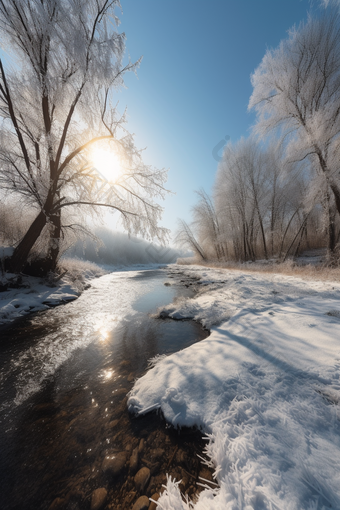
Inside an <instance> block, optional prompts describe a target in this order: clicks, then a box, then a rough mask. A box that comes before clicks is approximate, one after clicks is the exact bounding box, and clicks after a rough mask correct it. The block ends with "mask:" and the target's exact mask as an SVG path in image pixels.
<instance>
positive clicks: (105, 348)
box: [0, 271, 207, 510]
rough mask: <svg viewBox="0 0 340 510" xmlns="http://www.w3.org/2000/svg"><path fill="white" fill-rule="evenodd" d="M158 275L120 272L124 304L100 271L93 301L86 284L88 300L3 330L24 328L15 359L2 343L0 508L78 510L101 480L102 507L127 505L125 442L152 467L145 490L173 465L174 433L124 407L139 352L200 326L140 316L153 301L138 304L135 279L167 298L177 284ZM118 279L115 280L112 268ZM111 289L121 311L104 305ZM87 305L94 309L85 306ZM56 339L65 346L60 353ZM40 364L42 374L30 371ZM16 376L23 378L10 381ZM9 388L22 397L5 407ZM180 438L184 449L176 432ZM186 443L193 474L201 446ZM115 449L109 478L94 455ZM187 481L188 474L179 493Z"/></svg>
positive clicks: (140, 363) (183, 339)
mask: <svg viewBox="0 0 340 510" xmlns="http://www.w3.org/2000/svg"><path fill="white" fill-rule="evenodd" d="M164 279H165V275H164V272H160V271H158V272H156V273H154V274H151V275H150V274H149V275H148V274H137V275H135V277H131V275H127V276H125V280H129V282H130V283H131V282H133V283H132V287H133V289H134V290H133V292H132V291H131V290H126V292H127V294H128V295H129V296H130V299H132V300H131V302H130V304H129V303H128V296H127V295H124V296H122V297H120V296H121V292H119V289H116V288H115V282H114V281H111V280H110V279H109V278H106V280H105V283H106V285H105V287H104V288H105V293H103V294H102V295H100V296H97V298H98V299H100V303H99V304H98V303H95V302H94V301H93V293H92V294H91V292H89V291H88V294H87V295H88V299H86V293H85V294H84V296H82V297H81V298H80V299H79V300H78V301H75V302H74V303H71V304H70V305H67V307H64V309H63V311H62V310H61V308H60V309H59V310H57V309H54V310H51V313H47V314H46V313H44V314H39V316H37V317H36V318H35V319H34V320H33V321H32V324H33V326H32V327H31V326H30V321H29V320H27V321H26V323H25V324H23V323H21V326H20V327H19V329H18V330H16V329H13V330H12V337H13V340H15V338H16V337H17V336H20V335H21V332H22V331H23V330H24V331H25V335H26V342H21V351H19V352H16V353H15V359H16V366H15V367H14V368H13V367H12V365H11V361H8V360H11V359H12V357H13V351H11V349H8V350H6V349H3V350H2V358H3V359H7V361H8V363H7V365H6V366H7V368H6V370H7V371H4V372H2V382H1V386H0V388H1V399H2V401H7V402H11V405H10V406H8V407H7V408H4V410H3V411H2V413H1V414H0V450H1V460H0V477H1V480H2V497H1V500H2V508H4V509H11V510H12V509H16V508H18V509H20V510H25V509H31V508H35V509H48V508H49V505H50V504H52V503H53V504H54V505H55V508H60V509H70V510H71V509H72V510H76V509H79V510H80V509H83V508H89V501H90V496H91V493H92V491H93V490H94V489H96V488H98V487H101V486H105V487H107V489H108V491H109V501H110V504H111V505H113V506H111V507H110V508H119V507H120V508H122V509H123V508H131V506H132V503H133V497H137V496H138V494H136V491H135V488H134V486H133V478H131V477H130V478H131V480H130V481H128V479H127V478H126V477H127V475H128V471H127V470H128V467H127V466H128V463H129V458H130V456H131V455H132V451H133V450H134V449H136V448H137V447H138V448H139V447H140V445H141V444H143V445H144V446H143V447H142V450H141V453H140V459H139V463H140V464H139V465H140V466H142V465H147V466H149V467H150V469H151V472H152V477H151V481H150V486H149V488H148V490H149V491H150V492H151V491H152V490H154V491H156V490H159V489H160V487H161V485H162V483H165V473H166V472H171V469H172V466H171V465H170V464H169V465H168V463H169V459H170V458H171V457H173V459H175V456H174V454H173V452H174V451H175V449H176V448H178V436H177V434H175V435H174V436H172V432H171V431H169V430H168V429H165V427H164V425H163V426H161V425H160V421H159V420H160V418H159V417H154V418H152V419H150V417H146V418H142V419H138V420H135V419H133V418H131V416H129V415H128V413H127V410H126V400H127V399H126V394H127V393H128V391H129V390H130V389H131V387H132V384H133V381H134V379H135V378H136V377H138V376H140V375H141V374H142V373H143V371H144V370H145V369H146V366H147V361H148V359H150V358H153V357H154V356H155V355H157V354H160V353H170V352H174V351H177V350H178V349H180V348H184V347H186V346H188V345H190V344H191V343H193V342H195V341H198V340H200V339H202V338H204V337H205V336H206V333H205V332H203V331H202V330H201V329H200V328H199V327H198V326H197V325H195V324H193V323H190V322H174V321H170V320H165V321H161V320H158V321H156V320H154V319H151V318H150V317H148V315H147V314H146V313H145V310H146V309H147V310H148V311H151V310H152V308H153V307H154V303H153V302H152V300H153V299H154V298H151V296H149V297H148V298H147V299H145V301H144V302H143V303H144V304H143V307H144V308H143V310H144V311H143V312H141V311H139V310H140V308H141V303H142V299H143V298H142V297H139V296H142V293H143V288H144V289H146V290H147V291H150V292H151V291H152V292H154V293H156V296H157V289H158V288H159V292H160V296H161V297H162V299H163V298H164V296H165V294H164V289H166V291H167V292H168V291H169V295H168V296H171V298H172V297H173V296H174V295H175V294H177V295H178V294H179V293H180V287H178V288H177V289H175V288H170V289H169V288H168V287H165V286H164V285H163V283H164ZM113 280H114V279H113ZM125 280H124V281H125ZM119 281H120V283H122V281H123V279H122V277H121V276H120V277H119ZM116 284H117V280H116ZM116 286H117V285H116ZM90 290H91V289H90ZM94 290H96V289H94ZM97 290H98V288H97ZM97 290H96V292H97ZM150 292H149V293H150ZM185 292H187V290H186V291H185ZM146 294H148V292H147V293H146ZM114 296H116V298H117V296H118V297H119V298H120V300H121V301H124V300H125V301H124V303H125V304H124V306H125V310H126V314H125V315H124V316H123V315H122V314H119V313H117V314H116V315H115V314H113V313H112V307H115V306H117V302H118V301H117V300H116V301H115V300H114V299H113V297H114ZM136 296H137V299H135V297H136ZM169 301H170V299H169ZM157 304H159V301H158V303H157ZM91 306H92V307H93V308H94V310H93V313H92V314H89V309H90V307H91ZM150 307H151V308H150ZM70 344H71V347H70ZM6 345H10V343H9V342H7V343H6ZM62 348H63V349H64V351H66V353H65V352H64V355H62V354H60V351H62ZM56 353H57V354H56ZM6 356H7V358H6ZM57 356H58V357H57ZM60 356H61V362H60ZM56 359H57V362H55V360H56ZM54 362H55V363H54ZM59 362H60V363H59ZM27 363H28V367H29V370H28V369H27ZM39 363H40V364H39ZM48 363H49V364H50V365H48ZM53 363H54V364H53ZM4 366H5V365H4ZM11 367H12V368H11ZM41 367H43V369H44V370H43V375H44V378H43V380H41V379H40V378H39V369H40V368H41ZM20 377H21V383H22V386H20V384H19V385H18V382H20ZM25 377H26V379H25ZM40 377H42V376H40ZM30 378H31V380H32V381H33V383H34V384H39V386H40V388H41V389H40V391H39V392H36V390H34V392H32V393H31V396H30V398H28V399H27V394H30V393H29V388H28V389H27V385H28V384H29V381H30ZM25 384H26V386H25ZM13 387H15V388H16V389H17V392H18V388H19V390H20V391H21V393H19V394H22V395H25V396H26V400H23V401H22V402H23V403H22V405H20V406H17V407H15V406H13V400H15V398H17V397H18V393H17V394H16V395H15V393H14V394H13ZM32 391H33V390H32ZM142 439H143V441H144V442H143V443H141V441H142ZM181 441H183V445H182V446H183V449H185V445H184V443H185V441H184V440H182V439H181ZM188 441H189V439H188ZM194 443H196V446H195V445H193V444H192V442H191V443H190V441H189V442H188V445H189V446H188V452H190V455H191V457H192V458H190V462H189V460H188V463H189V464H188V466H190V467H189V468H188V467H186V468H185V467H183V469H186V470H188V469H189V471H192V470H193V471H195V470H196V471H197V473H196V474H198V472H199V470H200V469H201V467H200V465H199V463H197V462H196V457H195V456H194V457H193V456H192V452H193V449H194V448H197V449H198V450H199V453H201V450H202V446H201V444H200V443H199V439H198V438H194ZM157 447H158V449H160V450H161V451H163V454H162V458H163V457H164V460H162V459H154V458H153V455H155V454H154V453H152V452H153V451H154V450H155V448H157ZM183 451H184V450H183ZM175 453H176V452H175ZM117 454H119V455H121V456H122V458H124V459H125V460H124V463H123V465H124V467H123V468H122V471H121V472H120V473H119V475H117V476H116V477H115V479H114V480H113V479H112V476H111V475H110V474H109V471H107V472H106V471H105V470H104V468H103V465H104V464H103V463H104V460H105V458H106V457H113V456H116V455H117ZM188 455H189V454H188ZM193 459H194V460H195V462H196V464H195V462H194V460H193ZM176 469H177V472H176V474H177V476H180V477H181V478H183V477H184V475H185V473H184V471H183V470H182V471H181V469H182V468H176ZM192 476H193V475H192ZM195 476H196V475H195ZM206 476H207V475H205V477H206ZM177 479H178V478H177ZM191 487H192V486H191V485H190V483H189V482H188V485H187V487H186V489H185V490H187V491H189V492H188V494H190V491H192V490H193V489H192V488H191ZM133 494H135V496H133ZM131 495H132V496H131ZM150 495H151V493H150ZM131 498H132V499H131ZM59 500H60V501H59ZM56 501H57V502H56ZM58 501H59V502H58ZM58 505H59V506H58Z"/></svg>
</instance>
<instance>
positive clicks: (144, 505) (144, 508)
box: [132, 496, 149, 510]
mask: <svg viewBox="0 0 340 510" xmlns="http://www.w3.org/2000/svg"><path fill="white" fill-rule="evenodd" d="M148 508H149V498H148V497H147V496H141V497H140V498H138V499H137V501H136V503H135V504H134V505H133V507H132V510H148Z"/></svg>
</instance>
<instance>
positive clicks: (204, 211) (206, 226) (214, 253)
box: [193, 189, 226, 260]
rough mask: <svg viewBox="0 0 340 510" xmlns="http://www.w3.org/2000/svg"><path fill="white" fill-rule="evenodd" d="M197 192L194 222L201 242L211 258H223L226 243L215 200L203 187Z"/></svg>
mask: <svg viewBox="0 0 340 510" xmlns="http://www.w3.org/2000/svg"><path fill="white" fill-rule="evenodd" d="M196 193H197V195H198V199H199V200H198V202H197V204H195V205H194V207H193V216H194V222H193V224H194V227H195V230H196V232H197V237H198V239H199V243H200V245H201V246H202V247H203V249H204V252H205V253H206V254H207V255H208V256H209V257H210V258H214V259H217V260H223V259H224V258H225V255H226V253H225V251H226V245H225V243H224V239H223V235H222V232H221V227H220V221H219V218H218V216H217V214H216V210H215V206H214V204H213V201H212V200H211V198H210V197H209V195H208V194H207V193H206V192H205V191H204V190H203V189H201V190H199V191H196Z"/></svg>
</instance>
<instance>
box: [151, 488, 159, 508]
mask: <svg viewBox="0 0 340 510" xmlns="http://www.w3.org/2000/svg"><path fill="white" fill-rule="evenodd" d="M150 499H153V500H154V501H150V505H149V510H156V508H157V503H155V501H158V499H159V494H158V492H155V494H152V496H151V498H150Z"/></svg>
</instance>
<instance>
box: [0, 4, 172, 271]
mask: <svg viewBox="0 0 340 510" xmlns="http://www.w3.org/2000/svg"><path fill="white" fill-rule="evenodd" d="M119 7H120V4H119V0H0V31H1V47H2V49H4V50H5V51H6V52H7V54H8V55H10V57H11V59H10V60H9V59H8V60H7V59H6V61H5V62H3V61H0V115H1V117H2V122H1V127H0V168H1V169H0V183H1V186H2V188H3V189H4V190H6V191H7V192H10V193H14V194H16V196H18V197H21V198H22V200H24V201H25V203H29V204H31V206H32V207H33V208H35V210H36V217H35V219H34V221H33V222H32V224H31V226H30V227H29V229H28V231H27V233H26V234H25V235H24V237H23V238H22V239H21V241H20V243H19V244H18V245H17V247H16V248H15V251H14V254H13V257H12V259H11V267H12V270H14V271H20V270H21V269H22V268H23V266H24V265H25V263H26V261H27V258H28V255H29V253H30V251H31V249H32V247H33V245H34V244H35V242H36V241H37V240H38V238H39V236H40V235H41V234H42V233H45V234H48V235H49V248H48V253H47V255H48V259H47V264H46V266H45V267H46V269H53V267H54V266H55V263H56V259H57V257H58V253H59V245H60V238H61V236H62V229H63V224H65V222H63V221H62V215H63V216H64V213H65V211H67V210H69V211H72V214H73V215H74V214H75V213H76V212H77V209H78V208H79V207H80V206H81V207H85V208H86V207H87V208H93V207H100V206H105V207H108V208H111V209H113V210H116V211H119V212H120V213H121V215H122V221H123V225H124V227H125V228H126V229H128V230H129V231H132V232H134V233H137V232H140V233H141V234H142V235H145V236H149V237H151V238H158V240H163V239H164V237H165V236H166V234H167V232H166V230H165V229H162V228H160V227H159V226H158V220H159V218H160V215H161V207H160V206H159V205H158V204H157V203H155V202H154V199H155V198H157V197H163V196H164V193H165V189H164V183H165V180H166V172H165V171H164V170H157V169H153V168H151V167H149V166H147V165H145V164H144V162H143V159H142V154H141V151H139V150H137V149H136V147H135V144H134V139H133V136H132V135H131V134H129V132H128V131H127V130H126V128H125V116H124V115H123V116H119V115H118V113H117V111H116V109H115V108H114V107H113V106H112V92H113V91H114V90H115V89H117V88H119V87H121V86H122V85H123V76H124V74H125V73H126V72H127V71H131V70H132V71H134V70H136V68H137V66H138V64H139V61H138V62H136V63H131V62H128V63H127V64H124V63H123V57H124V50H125V35H124V34H120V33H118V29H117V27H118V24H119V20H118V18H117V16H116V10H117V8H119ZM8 61H9V62H11V65H8V64H7V62H8ZM5 63H6V64H7V65H5ZM98 145H101V146H104V145H105V147H106V148H107V149H108V150H111V151H113V152H115V154H116V155H117V156H118V158H119V160H120V167H121V172H120V173H119V174H117V175H116V177H115V178H114V179H112V180H111V181H110V182H107V180H106V179H104V178H100V177H99V176H98V173H96V172H95V171H93V168H92V164H91V150H92V148H93V147H95V146H98Z"/></svg>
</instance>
